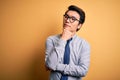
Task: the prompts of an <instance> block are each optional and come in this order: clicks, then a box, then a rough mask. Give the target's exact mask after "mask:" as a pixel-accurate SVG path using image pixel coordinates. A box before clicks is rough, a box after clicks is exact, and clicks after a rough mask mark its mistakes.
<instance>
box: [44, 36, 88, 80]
mask: <svg viewBox="0 0 120 80" xmlns="http://www.w3.org/2000/svg"><path fill="white" fill-rule="evenodd" d="M66 42H67V41H64V40H62V39H61V38H60V35H54V36H50V37H48V38H47V40H46V54H45V63H46V66H47V67H48V68H50V69H51V73H50V80H60V78H61V76H62V74H64V75H68V80H82V77H83V76H85V75H86V73H87V72H88V68H89V64H90V46H89V44H88V42H87V41H85V40H84V39H82V38H80V37H78V36H77V35H74V36H73V38H72V41H71V42H70V61H69V64H64V63H63V57H64V51H65V45H66Z"/></svg>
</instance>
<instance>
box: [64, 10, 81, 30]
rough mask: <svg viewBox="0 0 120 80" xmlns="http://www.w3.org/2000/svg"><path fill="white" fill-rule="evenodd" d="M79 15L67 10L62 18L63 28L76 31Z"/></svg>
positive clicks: (78, 25) (78, 26)
mask: <svg viewBox="0 0 120 80" xmlns="http://www.w3.org/2000/svg"><path fill="white" fill-rule="evenodd" d="M79 20H80V16H79V14H78V13H77V12H76V11H72V10H70V11H68V12H67V13H66V14H65V15H64V18H63V28H64V29H67V30H69V31H71V32H76V30H77V29H78V28H80V24H79Z"/></svg>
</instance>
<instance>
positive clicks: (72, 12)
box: [66, 10, 80, 18]
mask: <svg viewBox="0 0 120 80" xmlns="http://www.w3.org/2000/svg"><path fill="white" fill-rule="evenodd" d="M66 14H68V15H69V16H74V17H76V18H80V15H79V14H78V13H77V12H76V11H72V10H69V11H68V12H67V13H66Z"/></svg>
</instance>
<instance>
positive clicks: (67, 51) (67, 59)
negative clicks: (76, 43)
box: [61, 38, 72, 80]
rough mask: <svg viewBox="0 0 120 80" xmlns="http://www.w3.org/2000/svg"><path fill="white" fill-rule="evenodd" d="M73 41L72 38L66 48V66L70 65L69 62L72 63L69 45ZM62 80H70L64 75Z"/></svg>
mask: <svg viewBox="0 0 120 80" xmlns="http://www.w3.org/2000/svg"><path fill="white" fill-rule="evenodd" d="M71 40H72V38H71V39H69V40H68V41H67V43H66V46H65V52H64V64H69V61H70V47H69V43H70V41H71ZM61 80H68V76H67V75H62V77H61Z"/></svg>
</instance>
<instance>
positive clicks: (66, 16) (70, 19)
mask: <svg viewBox="0 0 120 80" xmlns="http://www.w3.org/2000/svg"><path fill="white" fill-rule="evenodd" d="M63 16H64V19H65V20H68V19H69V21H70V23H73V22H75V21H80V20H78V19H76V18H75V17H73V16H72V17H70V16H69V15H67V14H65V15H63Z"/></svg>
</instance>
